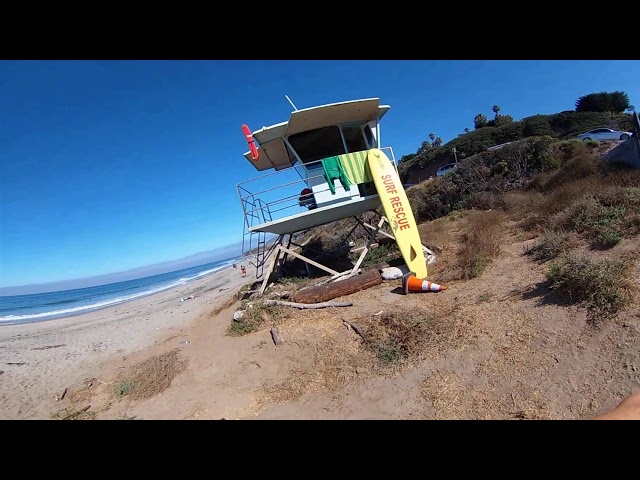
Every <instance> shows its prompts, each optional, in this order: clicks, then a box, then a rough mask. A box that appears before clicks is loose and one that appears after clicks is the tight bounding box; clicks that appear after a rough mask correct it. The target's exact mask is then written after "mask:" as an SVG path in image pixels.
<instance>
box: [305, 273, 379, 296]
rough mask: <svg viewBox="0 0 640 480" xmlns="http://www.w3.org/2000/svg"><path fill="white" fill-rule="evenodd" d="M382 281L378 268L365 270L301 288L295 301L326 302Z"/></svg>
mask: <svg viewBox="0 0 640 480" xmlns="http://www.w3.org/2000/svg"><path fill="white" fill-rule="evenodd" d="M381 283H382V277H381V276H380V272H378V271H377V270H370V271H368V272H364V273H363V274H362V275H356V276H353V277H350V278H347V279H345V280H341V281H339V282H335V283H327V284H324V285H318V286H316V287H311V288H307V289H305V290H300V291H298V292H296V293H295V295H294V296H293V301H295V302H299V303H318V302H326V301H327V300H332V299H334V298H338V297H342V296H344V295H349V294H352V293H355V292H359V291H360V290H365V289H367V288H370V287H374V286H376V285H380V284H381Z"/></svg>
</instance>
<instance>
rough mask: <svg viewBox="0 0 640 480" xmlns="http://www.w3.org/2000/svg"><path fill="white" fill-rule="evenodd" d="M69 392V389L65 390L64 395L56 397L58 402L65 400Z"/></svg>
mask: <svg viewBox="0 0 640 480" xmlns="http://www.w3.org/2000/svg"><path fill="white" fill-rule="evenodd" d="M68 391H69V388H68V387H67V388H65V389H64V392H62V395H60V396H59V397H58V396H57V395H56V397H57V398H56V400H57V401H58V402H59V401H60V400H64V397H65V396H66V395H67V392H68Z"/></svg>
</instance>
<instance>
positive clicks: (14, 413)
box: [0, 265, 255, 419]
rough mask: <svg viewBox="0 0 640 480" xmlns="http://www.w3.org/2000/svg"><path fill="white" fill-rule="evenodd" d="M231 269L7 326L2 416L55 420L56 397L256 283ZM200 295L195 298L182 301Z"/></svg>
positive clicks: (0, 363) (0, 343) (2, 332)
mask: <svg viewBox="0 0 640 480" xmlns="http://www.w3.org/2000/svg"><path fill="white" fill-rule="evenodd" d="M250 273H253V272H250V271H248V272H247V276H246V277H242V275H241V273H240V270H239V269H234V268H233V266H232V265H227V266H225V267H223V268H221V269H220V270H218V271H216V272H212V273H211V274H209V275H204V276H202V277H200V278H196V279H194V280H192V281H190V282H188V283H186V284H180V285H177V286H175V287H173V288H169V289H166V290H162V291H159V292H155V293H152V294H149V295H145V296H143V297H138V298H135V299H132V300H130V301H126V302H122V303H118V304H113V305H108V306H105V307H104V308H99V309H97V310H92V311H87V312H81V313H79V314H77V315H71V316H65V317H61V318H56V319H47V320H43V321H37V322H22V323H12V324H5V325H2V328H0V371H1V372H2V373H1V374H0V381H1V382H2V385H3V388H2V390H1V391H0V418H5V419H16V418H49V415H50V413H51V412H52V411H53V410H55V409H56V408H57V407H58V405H57V404H56V401H55V398H54V397H55V395H56V394H59V393H60V392H62V391H63V390H64V389H65V388H67V387H71V386H72V385H73V384H74V383H78V382H81V381H82V380H83V379H86V378H92V377H99V376H100V375H102V374H103V373H104V372H105V371H107V370H112V369H113V368H114V367H113V365H114V360H115V359H117V360H118V361H120V360H121V359H122V358H126V357H127V356H128V355H131V354H133V353H136V352H140V351H142V350H145V349H146V348H149V347H152V346H154V345H157V344H159V343H162V342H167V341H170V340H167V339H168V338H169V339H173V338H175V340H173V341H175V347H177V348H180V347H181V346H182V345H183V344H181V343H180V342H181V341H185V339H182V338H180V335H181V333H182V332H183V330H184V329H186V328H187V327H188V326H189V325H190V324H191V323H192V322H193V321H195V320H196V319H198V318H200V317H202V316H203V315H205V314H211V312H213V311H215V310H216V308H219V307H220V306H221V305H223V303H224V302H225V301H228V300H229V299H230V298H231V297H232V296H233V295H235V294H236V293H237V291H238V290H239V289H240V287H241V286H242V285H245V284H247V283H250V282H253V281H255V275H251V274H250ZM190 295H194V296H195V298H194V299H189V300H185V301H183V302H181V301H180V299H181V298H186V297H188V296H190Z"/></svg>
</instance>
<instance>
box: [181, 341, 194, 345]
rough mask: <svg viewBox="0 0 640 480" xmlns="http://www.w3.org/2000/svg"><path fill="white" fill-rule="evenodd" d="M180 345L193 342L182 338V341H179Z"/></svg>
mask: <svg viewBox="0 0 640 480" xmlns="http://www.w3.org/2000/svg"><path fill="white" fill-rule="evenodd" d="M178 343H179V344H180V345H189V344H190V343H191V342H190V341H189V340H182V341H181V342H178Z"/></svg>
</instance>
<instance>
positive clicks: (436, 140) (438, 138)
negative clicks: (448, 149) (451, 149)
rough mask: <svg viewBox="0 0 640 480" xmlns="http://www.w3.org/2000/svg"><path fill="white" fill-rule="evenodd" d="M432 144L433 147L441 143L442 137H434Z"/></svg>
mask: <svg viewBox="0 0 640 480" xmlns="http://www.w3.org/2000/svg"><path fill="white" fill-rule="evenodd" d="M432 145H433V146H434V147H439V146H440V145H442V139H441V138H440V137H436V139H435V140H434V141H433V144H432Z"/></svg>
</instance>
